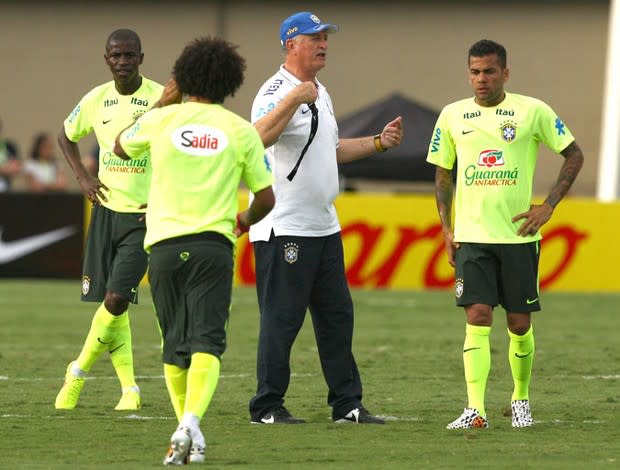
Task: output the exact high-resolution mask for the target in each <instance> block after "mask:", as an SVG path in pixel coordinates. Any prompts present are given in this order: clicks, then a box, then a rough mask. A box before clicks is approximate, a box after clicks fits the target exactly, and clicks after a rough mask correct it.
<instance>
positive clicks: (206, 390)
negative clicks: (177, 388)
mask: <svg viewBox="0 0 620 470" xmlns="http://www.w3.org/2000/svg"><path fill="white" fill-rule="evenodd" d="M219 378H220V360H219V359H218V358H217V357H215V356H213V355H212V354H208V353H194V354H192V363H191V365H190V366H189V371H188V373H187V400H186V401H185V413H191V414H192V415H194V416H197V417H198V418H199V419H201V418H202V417H203V416H204V414H205V413H206V412H207V408H208V407H209V403H211V398H212V397H213V392H215V388H216V387H217V381H218V379H219Z"/></svg>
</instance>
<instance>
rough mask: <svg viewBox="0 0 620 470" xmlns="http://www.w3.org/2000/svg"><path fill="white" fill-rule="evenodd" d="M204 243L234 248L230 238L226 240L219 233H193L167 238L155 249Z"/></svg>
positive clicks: (158, 243) (154, 245)
mask: <svg viewBox="0 0 620 470" xmlns="http://www.w3.org/2000/svg"><path fill="white" fill-rule="evenodd" d="M204 241H211V242H219V243H223V244H224V245H226V246H227V247H229V248H232V247H233V244H232V242H231V241H230V240H229V239H228V238H226V237H225V236H224V235H222V234H221V233H218V232H201V233H192V234H190V235H181V236H180V237H174V238H167V239H166V240H161V241H159V242H157V243H154V244H153V247H156V246H169V245H180V244H183V243H189V242H204Z"/></svg>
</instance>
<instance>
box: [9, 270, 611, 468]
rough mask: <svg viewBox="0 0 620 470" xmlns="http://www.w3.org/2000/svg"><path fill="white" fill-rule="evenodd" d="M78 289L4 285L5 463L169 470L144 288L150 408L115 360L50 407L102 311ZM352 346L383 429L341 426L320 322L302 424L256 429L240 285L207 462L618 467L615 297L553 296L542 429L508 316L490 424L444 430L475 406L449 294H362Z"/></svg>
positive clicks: (299, 358) (540, 336)
mask: <svg viewBox="0 0 620 470" xmlns="http://www.w3.org/2000/svg"><path fill="white" fill-rule="evenodd" d="M79 290H80V283H79V281H71V282H66V281H58V282H54V281H0V391H1V394H0V397H1V398H0V455H1V460H0V468H72V469H76V468H79V469H82V468H104V467H105V468H119V469H120V468H122V469H129V468H131V469H134V468H160V467H161V461H162V458H163V456H164V453H165V451H166V448H167V443H168V439H169V437H170V434H171V433H172V432H173V431H174V429H175V427H176V423H175V420H174V413H173V411H172V407H171V405H170V403H169V400H168V396H167V393H166V388H165V384H164V381H163V378H162V365H161V362H160V355H159V337H158V331H157V327H156V323H155V318H154V313H153V311H152V307H151V301H150V296H149V294H148V292H147V290H146V289H142V290H141V293H140V294H141V304H140V305H138V306H136V307H133V310H132V311H131V313H130V314H131V321H132V329H133V333H134V354H135V369H136V374H137V376H138V383H139V385H140V387H141V389H142V400H143V408H142V409H141V410H140V411H139V412H136V413H128V412H116V411H114V410H113V408H114V405H115V404H116V402H117V400H118V398H119V396H120V386H119V385H118V382H117V380H116V378H115V376H114V372H113V369H112V366H111V364H110V361H109V358H108V357H105V356H104V357H102V358H101V359H100V360H99V362H97V363H96V364H95V366H94V367H93V369H92V371H91V374H90V376H89V377H90V378H89V379H87V380H86V384H85V386H84V389H83V391H82V395H81V399H80V402H79V404H78V407H77V408H76V409H75V410H73V411H57V410H55V409H54V399H55V397H56V393H57V392H58V390H59V388H60V386H61V385H62V382H63V376H64V371H65V367H66V365H67V363H68V362H69V361H70V360H71V359H74V358H75V357H76V356H77V354H78V352H79V348H80V346H81V344H82V341H83V339H84V335H85V334H86V332H87V328H88V325H89V324H90V320H91V318H92V315H93V312H94V308H95V305H94V304H87V303H81V302H79ZM353 295H354V300H355V305H356V324H355V338H354V351H355V355H356V359H357V362H358V365H359V368H360V371H361V374H362V379H363V382H364V392H365V398H364V403H365V405H366V407H367V408H368V409H369V410H370V411H371V412H373V413H376V414H380V415H384V416H387V417H388V419H389V420H390V421H389V422H388V424H386V425H385V426H370V425H369V426H353V425H334V424H332V423H331V422H330V419H329V418H330V410H329V408H328V407H327V405H326V387H325V383H324V380H323V377H322V375H321V370H320V367H319V361H318V355H317V351H316V347H315V344H314V338H313V336H312V328H311V324H310V317H309V316H308V318H307V321H306V324H305V325H304V328H303V330H302V332H301V333H300V336H299V338H298V340H297V342H296V343H295V346H294V349H293V356H292V361H291V363H292V371H293V377H292V380H291V385H290V388H289V394H288V398H287V402H286V405H287V407H288V408H289V409H290V410H291V411H292V412H293V413H294V414H295V415H296V416H299V417H302V418H305V419H306V420H307V421H308V423H307V424H305V425H299V426H260V425H250V424H249V416H248V411H247V402H248V400H249V399H250V397H251V396H252V394H253V392H254V387H255V380H254V361H255V351H256V341H257V328H258V312H257V306H256V297H255V293H254V291H253V290H252V289H241V288H240V289H236V290H235V291H234V304H233V308H232V314H231V320H230V326H229V340H228V343H229V344H228V351H227V353H226V355H225V356H224V360H223V363H222V377H221V379H220V382H219V386H218V389H217V390H216V392H215V396H214V399H213V402H212V403H211V406H210V408H209V410H208V411H207V414H206V416H205V419H204V421H203V431H204V433H205V436H206V439H207V462H206V464H205V468H213V469H233V468H244V469H246V468H247V469H321V470H325V469H332V468H334V469H342V468H363V469H401V468H402V469H409V468H415V469H427V468H428V469H441V468H455V469H457V468H458V469H460V468H494V469H495V468H510V469H512V468H536V469H540V468H544V469H547V468H554V469H566V468H586V467H587V468H618V466H620V431H619V429H620V412H619V403H620V347H619V346H618V345H619V344H620V339H619V336H620V331H619V328H618V325H619V324H620V323H619V322H620V318H619V316H618V312H619V306H618V305H619V304H620V296H614V295H576V294H575V295H560V294H543V296H542V302H543V308H544V310H543V312H541V313H539V314H535V315H536V318H535V324H534V325H535V333H536V342H537V351H536V359H535V362H534V378H533V380H532V388H531V403H532V410H533V416H534V420H535V426H534V427H532V428H527V429H513V428H512V427H511V425H510V417H509V416H507V414H508V413H509V405H510V393H511V389H512V383H511V377H510V371H509V366H508V361H507V359H506V354H507V352H506V351H507V344H508V343H507V337H506V329H505V328H506V321H505V316H504V314H503V312H501V311H498V313H497V314H496V318H495V326H494V328H493V332H492V335H491V346H492V361H493V362H492V370H491V377H490V381H489V384H488V390H487V413H488V416H487V417H488V419H489V421H490V426H491V427H490V429H488V430H472V431H447V430H446V429H445V426H446V424H447V423H448V422H450V421H451V420H453V419H454V418H456V417H457V416H458V415H459V414H460V413H461V412H462V409H463V407H464V406H465V405H466V396H465V384H464V380H463V373H462V368H463V366H462V360H461V346H462V342H463V334H464V324H463V322H464V314H463V313H462V312H461V311H460V309H457V308H456V307H455V306H454V303H453V299H452V296H451V294H450V293H449V292H390V291H354V292H353ZM195 467H197V468H200V466H198V465H195Z"/></svg>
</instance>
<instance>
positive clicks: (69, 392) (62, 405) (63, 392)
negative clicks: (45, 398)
mask: <svg viewBox="0 0 620 470" xmlns="http://www.w3.org/2000/svg"><path fill="white" fill-rule="evenodd" d="M74 362H75V361H72V362H70V363H69V365H68V366H67V372H66V374H65V383H64V384H63V386H62V388H61V389H60V392H58V395H56V403H55V404H54V406H55V407H56V409H57V410H72V409H73V408H75V407H76V405H77V402H78V400H79V399H80V392H81V391H82V387H84V377H77V376H75V375H73V372H72V370H71V369H72V367H73V364H74Z"/></svg>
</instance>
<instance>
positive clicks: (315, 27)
mask: <svg viewBox="0 0 620 470" xmlns="http://www.w3.org/2000/svg"><path fill="white" fill-rule="evenodd" d="M321 31H327V32H328V33H336V32H338V26H336V25H334V24H329V23H323V22H321V20H320V19H319V17H318V16H316V15H315V14H313V13H310V12H309V11H302V12H299V13H295V14H294V15H291V16H289V17H288V18H287V19H285V20H284V21H283V22H282V24H281V25H280V44H282V46H283V47H284V43H285V42H286V40H287V39H292V38H294V37H295V36H298V35H300V34H314V33H320V32H321Z"/></svg>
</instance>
